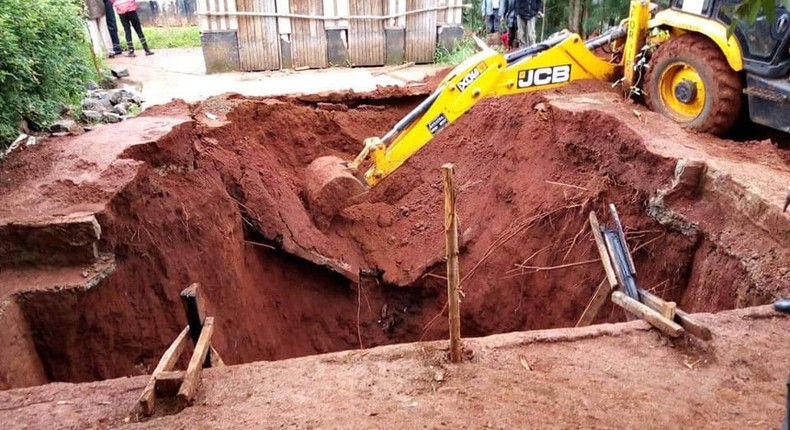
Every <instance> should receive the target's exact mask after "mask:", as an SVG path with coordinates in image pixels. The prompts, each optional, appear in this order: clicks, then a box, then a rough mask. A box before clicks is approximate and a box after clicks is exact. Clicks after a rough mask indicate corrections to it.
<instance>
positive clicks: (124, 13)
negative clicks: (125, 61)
mask: <svg viewBox="0 0 790 430" xmlns="http://www.w3.org/2000/svg"><path fill="white" fill-rule="evenodd" d="M112 4H113V6H115V11H116V12H118V17H119V18H121V25H123V32H124V35H125V36H126V44H127V45H128V46H129V52H128V53H127V54H126V56H127V57H134V56H135V54H134V43H133V42H132V27H134V31H135V33H137V38H138V39H140V44H141V45H143V50H145V55H154V52H153V51H151V50H150V49H148V42H146V40H145V34H143V26H142V25H141V24H140V17H139V16H138V15H137V0H112Z"/></svg>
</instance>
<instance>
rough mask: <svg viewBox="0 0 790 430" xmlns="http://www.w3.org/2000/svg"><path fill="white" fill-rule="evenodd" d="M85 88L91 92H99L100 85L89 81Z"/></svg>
mask: <svg viewBox="0 0 790 430" xmlns="http://www.w3.org/2000/svg"><path fill="white" fill-rule="evenodd" d="M85 86H86V87H87V88H88V90H89V91H93V90H98V89H99V84H97V83H96V82H94V81H92V80H90V81H88V83H87V84H85Z"/></svg>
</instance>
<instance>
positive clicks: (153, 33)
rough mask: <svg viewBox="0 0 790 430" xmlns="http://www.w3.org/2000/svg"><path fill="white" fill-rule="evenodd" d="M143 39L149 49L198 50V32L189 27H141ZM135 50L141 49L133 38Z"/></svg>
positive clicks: (196, 29) (194, 27)
mask: <svg viewBox="0 0 790 430" xmlns="http://www.w3.org/2000/svg"><path fill="white" fill-rule="evenodd" d="M143 32H144V33H145V38H146V40H148V46H149V47H150V48H151V49H165V48H199V47H200V30H198V28H197V27H196V26H191V27H143ZM134 39H135V41H134V46H135V48H136V49H142V46H140V41H139V40H137V37H135V38H134Z"/></svg>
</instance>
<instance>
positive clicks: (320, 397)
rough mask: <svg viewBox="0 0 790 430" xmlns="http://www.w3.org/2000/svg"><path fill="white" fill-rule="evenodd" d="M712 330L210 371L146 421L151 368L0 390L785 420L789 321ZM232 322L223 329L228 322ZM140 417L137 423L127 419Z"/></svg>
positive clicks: (518, 339)
mask: <svg viewBox="0 0 790 430" xmlns="http://www.w3.org/2000/svg"><path fill="white" fill-rule="evenodd" d="M699 317H700V319H701V320H703V321H704V322H705V323H707V324H708V325H709V326H710V328H711V330H712V332H713V336H714V338H713V340H712V341H710V342H708V343H701V342H697V341H696V340H694V339H692V340H683V341H679V342H677V343H676V344H671V343H669V342H668V341H667V340H666V339H665V338H663V337H661V336H660V335H658V334H657V332H655V331H653V330H648V329H647V328H646V324H644V323H642V322H633V323H627V324H618V325H601V326H593V327H589V328H586V329H582V330H575V331H572V330H566V329H562V330H552V331H540V332H530V333H514V334H506V335H499V336H491V337H487V338H478V339H470V340H467V341H465V345H466V347H467V348H468V349H470V350H471V351H472V352H471V361H468V362H466V363H464V364H461V365H458V366H454V365H450V364H448V363H447V362H446V361H445V360H444V358H443V357H444V356H445V354H446V352H445V351H444V349H443V348H445V344H444V343H443V342H438V343H437V342H431V343H424V344H409V345H395V346H388V347H380V348H376V349H372V350H365V351H349V352H342V353H335V354H328V355H322V356H314V357H306V358H300V359H293V360H286V361H280V362H273V363H254V364H249V365H242V366H233V367H226V368H221V369H210V370H207V371H206V372H205V374H204V375H205V376H204V381H203V384H202V385H201V387H200V389H199V392H198V398H197V400H196V404H195V406H193V407H190V408H188V409H186V410H184V411H182V412H180V413H178V414H176V415H171V416H159V417H155V418H153V419H150V420H148V421H144V422H139V423H135V422H134V421H135V420H136V418H135V417H134V416H130V414H129V413H130V410H131V408H132V407H133V406H134V404H135V401H136V397H137V396H138V395H139V393H140V391H141V390H142V387H143V386H144V385H145V383H146V378H145V377H137V378H132V379H118V380H111V381H105V382H100V383H91V384H80V385H72V384H50V385H47V386H43V387H38V388H32V389H21V390H12V391H6V392H0V422H3V423H4V426H5V427H4V428H7V429H22V428H63V429H84V428H95V429H104V428H128V429H181V428H184V429H186V428H201V429H248V428H267V429H269V428H271V429H274V428H293V429H297V428H298V429H319V428H327V429H329V428H333V429H335V428H336V429H341V428H343V429H346V428H347V429H359V428H371V429H372V428H381V429H392V428H402V429H411V428H459V429H479V428H494V429H512V428H617V429H620V428H622V429H627V428H645V429H654V428H655V429H663V428H694V429H708V428H710V429H747V428H756V429H775V428H777V427H778V425H779V423H780V422H781V417H782V414H783V412H784V410H783V406H784V399H785V394H786V393H785V380H786V378H787V376H788V369H790V361H788V357H790V343H788V333H790V318H788V317H786V316H781V315H779V314H776V313H774V312H773V311H772V310H771V309H770V308H768V307H764V308H752V309H747V310H739V311H730V312H723V313H720V314H716V315H711V314H703V315H700V316H699ZM220 330H221V328H220ZM127 421H131V422H127Z"/></svg>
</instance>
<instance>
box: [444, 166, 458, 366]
mask: <svg viewBox="0 0 790 430" xmlns="http://www.w3.org/2000/svg"><path fill="white" fill-rule="evenodd" d="M453 169H454V167H453V165H452V164H445V165H443V166H442V178H443V180H444V233H445V236H446V238H445V242H446V248H447V301H448V303H449V306H448V307H449V312H448V314H449V320H450V361H451V362H453V363H458V362H460V361H461V311H460V297H459V296H460V293H459V289H460V283H461V275H460V270H459V267H458V216H457V215H456V213H455V196H456V194H455V185H454V184H453Z"/></svg>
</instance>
